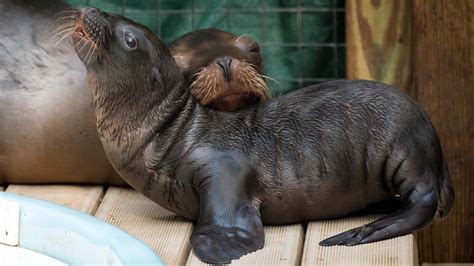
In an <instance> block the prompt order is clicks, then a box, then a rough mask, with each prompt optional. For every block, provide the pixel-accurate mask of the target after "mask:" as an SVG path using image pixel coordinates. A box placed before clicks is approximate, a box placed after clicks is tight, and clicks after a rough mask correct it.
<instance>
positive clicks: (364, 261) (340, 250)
mask: <svg viewBox="0 0 474 266" xmlns="http://www.w3.org/2000/svg"><path fill="white" fill-rule="evenodd" d="M377 217H378V216H364V217H350V218H344V219H338V220H329V221H319V222H311V223H309V224H308V228H307V230H306V238H305V244H304V251H303V258H302V263H301V265H393V266H395V265H418V256H417V250H416V242H415V238H414V236H413V235H412V234H410V235H407V236H402V237H397V238H393V239H389V240H385V241H379V242H375V243H370V244H365V245H358V246H353V247H346V246H335V247H323V246H320V245H319V242H320V241H321V240H323V239H325V238H328V237H330V236H333V235H336V234H339V233H342V232H344V231H346V230H349V229H352V228H355V227H358V226H361V225H363V224H366V223H368V222H371V221H373V220H375V219H376V218H377Z"/></svg>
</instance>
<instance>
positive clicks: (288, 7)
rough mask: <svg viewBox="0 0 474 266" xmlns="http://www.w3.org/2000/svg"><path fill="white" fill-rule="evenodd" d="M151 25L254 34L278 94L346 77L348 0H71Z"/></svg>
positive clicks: (170, 33)
mask: <svg viewBox="0 0 474 266" xmlns="http://www.w3.org/2000/svg"><path fill="white" fill-rule="evenodd" d="M67 2H68V3H69V4H71V5H73V6H81V7H84V6H95V7H98V8H100V9H103V10H104V11H107V12H112V13H118V14H122V15H124V16H126V17H128V18H130V19H132V20H135V21H137V22H139V23H141V24H144V25H146V26H148V27H149V28H150V29H151V30H153V31H155V32H156V33H157V34H158V35H159V36H160V37H161V39H162V40H164V41H165V42H166V43H170V42H171V41H172V40H174V39H175V38H177V37H179V36H181V35H183V34H185V33H187V32H190V31H193V30H196V29H203V28H219V29H222V30H226V31H230V32H232V33H234V34H236V35H241V34H249V35H251V36H252V37H253V38H254V39H255V40H256V41H257V42H259V43H260V45H261V46H262V52H263V56H264V62H265V72H266V75H267V76H270V77H272V78H274V79H276V80H277V81H278V83H276V82H272V81H269V82H268V83H269V86H270V89H271V90H272V93H273V94H274V95H278V94H281V93H285V92H287V91H290V90H292V89H296V88H300V87H303V86H307V85H310V84H314V83H318V82H321V81H325V80H329V79H335V78H342V77H344V76H345V38H344V36H345V33H344V32H345V23H344V0H267V1H264V0H188V1H186V0H68V1H67Z"/></svg>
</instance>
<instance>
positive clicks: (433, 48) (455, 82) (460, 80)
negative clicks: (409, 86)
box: [413, 0, 474, 263]
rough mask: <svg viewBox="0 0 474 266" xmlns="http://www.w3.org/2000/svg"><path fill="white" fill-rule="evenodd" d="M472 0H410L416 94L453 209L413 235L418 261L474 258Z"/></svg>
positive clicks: (473, 62)
mask: <svg viewBox="0 0 474 266" xmlns="http://www.w3.org/2000/svg"><path fill="white" fill-rule="evenodd" d="M473 14H474V1H472V0H437V1H425V0H415V1H413V37H414V45H415V46H414V64H413V65H414V66H415V69H414V70H415V71H414V80H415V84H416V88H415V89H416V99H417V100H418V102H420V103H421V105H422V106H423V108H424V109H425V110H426V111H427V112H428V114H429V115H430V117H431V120H432V122H433V124H434V126H435V128H436V129H437V131H438V133H439V137H440V140H441V143H442V146H443V151H444V155H445V157H446V159H447V161H448V166H449V170H450V172H451V176H452V178H453V181H454V190H455V193H456V202H455V205H454V210H453V212H452V213H451V214H450V216H448V218H447V219H445V220H443V221H438V222H435V223H434V224H433V225H432V226H431V227H430V228H428V229H426V230H423V231H421V232H420V233H419V234H418V235H417V239H418V247H419V248H420V260H421V261H423V262H434V263H436V262H473V261H474V226H473V225H474V212H473V211H472V210H473V209H474V194H473V191H474V182H473V176H474V163H473V162H474V137H473V136H474V126H473V122H474V93H473V92H474V91H473V89H474V73H473V69H474V20H473Z"/></svg>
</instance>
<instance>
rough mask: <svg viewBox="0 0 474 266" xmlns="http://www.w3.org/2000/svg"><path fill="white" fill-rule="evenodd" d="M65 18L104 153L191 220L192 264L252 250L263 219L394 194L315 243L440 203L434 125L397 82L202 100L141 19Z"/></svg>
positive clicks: (399, 223) (399, 227)
mask: <svg viewBox="0 0 474 266" xmlns="http://www.w3.org/2000/svg"><path fill="white" fill-rule="evenodd" d="M74 23H75V28H74V32H73V33H72V37H73V41H74V43H76V44H78V43H85V44H86V47H89V50H91V51H93V53H92V54H90V53H89V55H88V53H86V52H84V49H82V50H81V49H80V48H77V53H78V55H79V57H80V58H81V60H83V62H84V64H85V65H86V68H87V76H88V80H89V87H90V89H91V91H92V95H93V98H94V105H95V115H96V120H97V128H98V132H99V136H100V138H101V141H102V144H103V146H104V149H105V151H106V153H107V155H108V158H109V159H110V161H111V163H112V165H113V166H114V167H115V169H116V170H117V171H118V172H119V173H120V175H121V176H122V177H123V178H124V179H125V180H126V181H127V182H128V183H129V184H130V185H132V186H133V187H134V188H135V189H136V190H138V191H140V192H142V193H144V194H145V195H146V196H147V197H149V198H150V199H152V200H154V201H155V202H157V203H158V204H160V205H162V206H164V207H165V208H167V209H169V210H171V211H174V212H176V213H177V214H179V215H182V216H184V217H187V218H189V219H193V220H196V221H197V224H196V226H195V228H194V231H193V233H192V236H191V244H192V247H193V250H194V252H195V253H196V254H197V256H198V257H199V258H201V259H202V260H203V261H205V262H209V263H227V262H230V261H231V260H232V259H236V258H239V257H240V256H242V255H244V254H246V253H249V252H252V251H255V250H257V249H260V248H262V247H263V244H264V233H263V225H262V224H263V223H265V224H286V223H295V222H301V221H308V220H316V219H324V218H334V217H340V216H344V215H347V214H350V213H352V212H354V211H358V210H361V209H363V208H364V207H365V206H367V205H368V204H371V203H377V202H380V201H383V200H386V199H392V198H394V197H395V196H396V195H399V199H400V201H401V202H402V203H403V205H402V207H401V208H400V209H399V210H397V211H395V212H393V213H391V214H388V215H386V216H383V217H382V218H380V219H378V220H376V221H374V222H372V223H369V224H367V225H364V226H362V227H358V228H355V229H352V230H349V231H347V232H344V233H342V234H339V235H337V236H334V237H331V238H329V239H326V240H324V241H322V242H321V243H320V244H321V245H329V246H330V245H357V244H363V243H369V242H373V241H378V240H382V239H386V238H390V237H395V236H399V235H404V234H407V233H410V232H413V231H415V230H418V229H421V228H423V227H424V226H426V225H427V224H429V223H430V222H431V221H432V220H433V218H434V217H445V216H446V215H447V214H448V212H449V211H450V209H451V207H452V204H453V200H454V192H453V189H452V182H451V178H450V175H449V172H448V167H447V164H446V162H445V159H444V158H443V155H442V151H441V146H440V143H439V141H438V137H437V134H436V131H435V129H434V128H433V126H432V124H431V122H430V119H429V118H428V116H427V115H426V113H425V112H424V111H423V110H422V109H421V108H420V107H419V106H418V104H417V103H416V102H414V101H413V100H412V99H411V98H409V97H408V96H407V95H406V94H405V93H403V92H401V91H399V90H396V89H393V88H392V87H390V86H388V85H385V84H382V83H378V82H372V81H347V80H341V81H332V82H327V83H323V84H319V85H315V86H310V87H307V88H303V89H300V90H297V91H294V92H292V93H289V94H286V95H283V96H281V97H278V98H274V99H273V100H270V101H266V102H264V103H262V104H259V105H255V106H250V107H247V108H246V109H244V110H242V111H239V112H233V113H227V112H216V111H213V110H212V109H206V108H203V107H202V106H200V105H199V104H198V103H197V100H196V98H195V97H193V96H192V95H191V93H190V92H189V89H188V87H187V86H186V83H185V80H184V79H183V77H182V75H180V74H179V73H178V72H179V71H178V67H177V66H176V64H175V62H174V60H173V57H172V55H171V53H170V51H169V49H168V48H167V47H166V46H165V45H164V44H163V43H162V42H161V41H160V39H159V38H158V37H157V36H156V35H154V34H153V33H152V32H151V31H150V30H148V29H147V28H146V27H144V26H142V25H139V24H137V23H134V22H132V21H130V20H128V19H126V18H124V17H121V16H118V15H113V14H107V13H104V12H101V11H100V10H98V9H94V8H90V9H86V10H83V11H82V12H79V13H78V14H77V15H76V18H75V20H74ZM130 62H133V63H130ZM118 73H120V74H118ZM123 73H127V75H123Z"/></svg>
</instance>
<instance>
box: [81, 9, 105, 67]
mask: <svg viewBox="0 0 474 266" xmlns="http://www.w3.org/2000/svg"><path fill="white" fill-rule="evenodd" d="M102 14H103V13H102V12H101V11H100V10H99V9H97V8H85V9H82V10H80V11H78V13H77V15H76V19H75V20H74V31H73V33H72V40H73V43H74V49H75V50H76V52H77V54H78V56H79V57H80V58H81V60H82V61H83V62H84V63H86V64H90V63H92V62H94V61H95V60H96V59H97V58H98V55H99V52H100V49H101V48H103V45H104V42H105V34H106V25H107V22H106V21H105V19H104V18H103V15H102Z"/></svg>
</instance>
